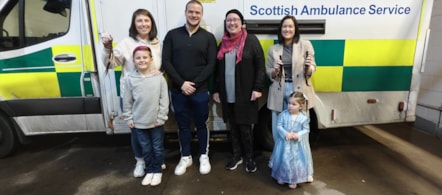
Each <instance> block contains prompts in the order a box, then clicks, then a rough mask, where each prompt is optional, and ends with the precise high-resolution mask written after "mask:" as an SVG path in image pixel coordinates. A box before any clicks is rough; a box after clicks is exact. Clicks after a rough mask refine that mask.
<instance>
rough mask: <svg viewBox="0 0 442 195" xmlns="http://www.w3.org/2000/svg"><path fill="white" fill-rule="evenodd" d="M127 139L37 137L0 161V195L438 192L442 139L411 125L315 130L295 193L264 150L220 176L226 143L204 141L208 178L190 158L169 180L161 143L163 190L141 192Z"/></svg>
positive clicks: (173, 156) (174, 152) (172, 158)
mask: <svg viewBox="0 0 442 195" xmlns="http://www.w3.org/2000/svg"><path fill="white" fill-rule="evenodd" d="M128 140H129V137H128V136H127V135H118V136H106V135H103V134H101V133H100V134H82V135H79V134H76V135H56V136H42V137H37V139H36V140H35V142H33V143H32V144H29V145H26V146H23V147H21V148H20V149H19V151H18V152H17V153H16V154H15V155H14V156H11V157H9V158H6V159H0V167H1V169H0V183H1V184H2V187H1V188H0V194H2V195H7V194H45V195H47V194H49V195H51V194H65V195H69V194H80V195H85V194H86V195H87V194H94V195H95V194H124V195H127V194H146V193H147V194H152V195H154V194H167V195H169V194H172V195H173V194H192V195H193V194H210V195H212V194H324V195H334V194H337V195H338V194H362V195H365V194H370V195H371V194H392V195H393V194H394V195H395V194H413V195H429V194H430V195H431V194H435V195H436V194H442V178H441V177H442V169H441V167H442V160H441V159H442V150H441V148H442V141H441V140H438V139H437V138H435V137H431V136H427V135H425V134H422V133H420V132H419V131H417V130H416V129H414V128H412V126H411V124H393V125H378V126H363V127H357V128H338V129H328V130H322V131H321V133H320V137H319V140H318V141H316V142H314V143H312V152H313V159H314V168H315V181H314V182H313V183H311V184H301V185H300V186H299V187H298V189H296V190H290V189H288V187H287V186H281V185H278V184H276V182H275V181H273V180H272V178H271V177H270V169H269V168H267V161H268V157H269V155H270V153H269V152H266V151H257V152H256V157H257V158H256V160H257V162H258V168H259V169H258V171H257V172H256V173H253V174H249V173H246V172H245V171H244V167H243V166H240V167H239V168H238V169H237V170H235V171H226V170H224V164H225V163H226V161H227V159H228V158H230V149H231V147H230V143H228V142H212V143H211V154H210V157H211V162H212V172H211V173H210V174H209V175H200V174H199V173H198V167H197V164H198V162H197V161H198V160H197V159H198V156H197V155H194V160H195V161H194V165H193V166H192V167H190V168H189V169H188V172H187V173H186V174H185V175H183V176H175V175H173V169H174V168H175V165H176V163H177V162H178V160H179V150H178V145H177V143H176V142H174V141H171V142H167V143H166V159H165V160H166V164H167V167H168V168H167V169H166V170H165V171H164V174H163V182H162V184H161V185H159V186H157V187H143V186H141V185H140V182H141V179H135V178H133V177H132V176H131V172H132V168H133V164H134V161H133V160H132V153H131V150H130V146H129V141H128ZM193 148H194V149H196V147H193Z"/></svg>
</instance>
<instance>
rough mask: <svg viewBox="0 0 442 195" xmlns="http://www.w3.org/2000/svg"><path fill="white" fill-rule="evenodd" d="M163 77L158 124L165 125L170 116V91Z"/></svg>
mask: <svg viewBox="0 0 442 195" xmlns="http://www.w3.org/2000/svg"><path fill="white" fill-rule="evenodd" d="M160 77H161V88H160V105H159V111H158V118H157V122H159V123H161V124H164V123H165V122H166V121H167V119H168V114H169V90H168V88H167V82H166V80H165V79H164V77H163V76H160Z"/></svg>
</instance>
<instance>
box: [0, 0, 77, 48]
mask: <svg viewBox="0 0 442 195" xmlns="http://www.w3.org/2000/svg"><path fill="white" fill-rule="evenodd" d="M70 8H71V0H44V1H43V0H32V1H24V0H23V1H19V0H11V1H8V3H7V4H6V5H5V7H3V9H2V10H1V13H0V30H1V31H2V32H1V35H0V51H7V50H13V49H19V48H23V47H26V46H30V45H35V44H37V43H41V42H45V41H47V40H51V39H54V38H57V37H61V36H63V35H65V34H66V33H67V32H68V30H69V21H70V16H71V14H70V10H71V9H70Z"/></svg>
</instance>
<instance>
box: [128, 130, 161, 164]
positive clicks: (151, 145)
mask: <svg viewBox="0 0 442 195" xmlns="http://www.w3.org/2000/svg"><path fill="white" fill-rule="evenodd" d="M133 131H134V132H135V134H136V135H137V138H138V142H139V143H140V146H141V151H142V155H143V156H144V161H145V163H146V173H161V172H162V169H161V165H162V164H163V161H164V126H158V127H154V128H151V129H137V128H133Z"/></svg>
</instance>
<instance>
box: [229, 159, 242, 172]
mask: <svg viewBox="0 0 442 195" xmlns="http://www.w3.org/2000/svg"><path fill="white" fill-rule="evenodd" d="M240 164H242V159H241V160H240V161H238V162H237V163H236V164H235V166H233V167H230V168H226V169H227V170H231V171H233V170H235V169H236V168H238V165H240Z"/></svg>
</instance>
